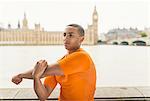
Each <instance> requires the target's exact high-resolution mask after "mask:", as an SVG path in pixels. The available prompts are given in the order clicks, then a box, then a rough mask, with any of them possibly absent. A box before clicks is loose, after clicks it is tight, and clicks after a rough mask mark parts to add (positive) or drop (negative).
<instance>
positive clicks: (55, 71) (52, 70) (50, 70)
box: [12, 62, 63, 84]
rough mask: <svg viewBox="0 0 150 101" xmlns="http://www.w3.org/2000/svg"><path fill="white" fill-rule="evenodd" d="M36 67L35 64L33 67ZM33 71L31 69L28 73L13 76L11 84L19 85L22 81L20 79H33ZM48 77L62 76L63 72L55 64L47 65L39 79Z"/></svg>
mask: <svg viewBox="0 0 150 101" xmlns="http://www.w3.org/2000/svg"><path fill="white" fill-rule="evenodd" d="M37 63H38V62H37ZM43 63H44V62H43ZM45 63H47V62H45ZM36 66H37V64H36V65H35V67H36ZM33 71H34V69H31V70H29V71H26V72H23V73H20V74H17V75H15V76H14V77H13V78H12V82H13V83H15V84H19V83H20V82H21V81H22V79H33V75H32V73H33ZM49 75H63V71H62V70H61V68H60V67H59V65H58V64H57V63H55V64H52V65H48V67H47V68H46V70H45V72H44V73H43V74H42V76H41V78H43V77H46V76H49Z"/></svg>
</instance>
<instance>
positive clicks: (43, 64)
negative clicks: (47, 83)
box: [32, 60, 48, 79]
mask: <svg viewBox="0 0 150 101" xmlns="http://www.w3.org/2000/svg"><path fill="white" fill-rule="evenodd" d="M47 67H48V64H47V61H45V60H40V61H38V62H37V63H36V65H35V67H34V69H33V72H32V76H33V79H35V78H41V77H42V75H43V73H44V72H45V70H46V69H47Z"/></svg>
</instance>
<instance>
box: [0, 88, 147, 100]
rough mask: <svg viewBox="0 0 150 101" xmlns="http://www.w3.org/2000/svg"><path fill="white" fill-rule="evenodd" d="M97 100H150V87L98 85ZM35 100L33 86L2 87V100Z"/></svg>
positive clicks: (52, 97) (0, 94) (55, 95)
mask: <svg viewBox="0 0 150 101" xmlns="http://www.w3.org/2000/svg"><path fill="white" fill-rule="evenodd" d="M58 96H59V89H58V88H55V90H54V91H53V93H52V94H51V96H50V97H49V98H48V101H57V98H58ZM94 99H95V101H120V100H123V101H124V100H135V101H137V100H138V101H143V100H144V101H145V100H147V101H148V100H150V86H148V87H97V88H96V92H95V96H94ZM2 100H7V101H13V100H18V101H22V100H23V101H29V100H31V101H35V100H38V98H37V96H36V94H35V92H34V90H33V89H32V88H0V101H2Z"/></svg>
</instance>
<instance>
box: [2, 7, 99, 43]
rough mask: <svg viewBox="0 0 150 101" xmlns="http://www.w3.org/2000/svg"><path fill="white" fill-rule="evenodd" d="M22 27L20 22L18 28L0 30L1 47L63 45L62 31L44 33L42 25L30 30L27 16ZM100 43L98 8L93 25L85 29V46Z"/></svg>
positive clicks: (36, 25)
mask: <svg viewBox="0 0 150 101" xmlns="http://www.w3.org/2000/svg"><path fill="white" fill-rule="evenodd" d="M22 23H23V25H22V27H21V25H20V22H19V21H18V28H16V29H12V28H11V25H10V24H8V29H1V30H0V45H3V44H5V45H51V44H52V45H55V44H58V45H59V44H63V32H62V31H44V28H41V26H40V24H35V29H29V27H28V20H27V17H26V14H24V19H23V21H22ZM97 41H98V13H97V11H96V7H95V8H94V12H93V15H92V24H91V25H88V27H87V29H85V40H84V42H83V44H86V45H94V44H97Z"/></svg>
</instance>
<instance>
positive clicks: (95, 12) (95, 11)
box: [93, 5, 97, 14]
mask: <svg viewBox="0 0 150 101" xmlns="http://www.w3.org/2000/svg"><path fill="white" fill-rule="evenodd" d="M93 14H97V10H96V5H95V6H94V12H93Z"/></svg>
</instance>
